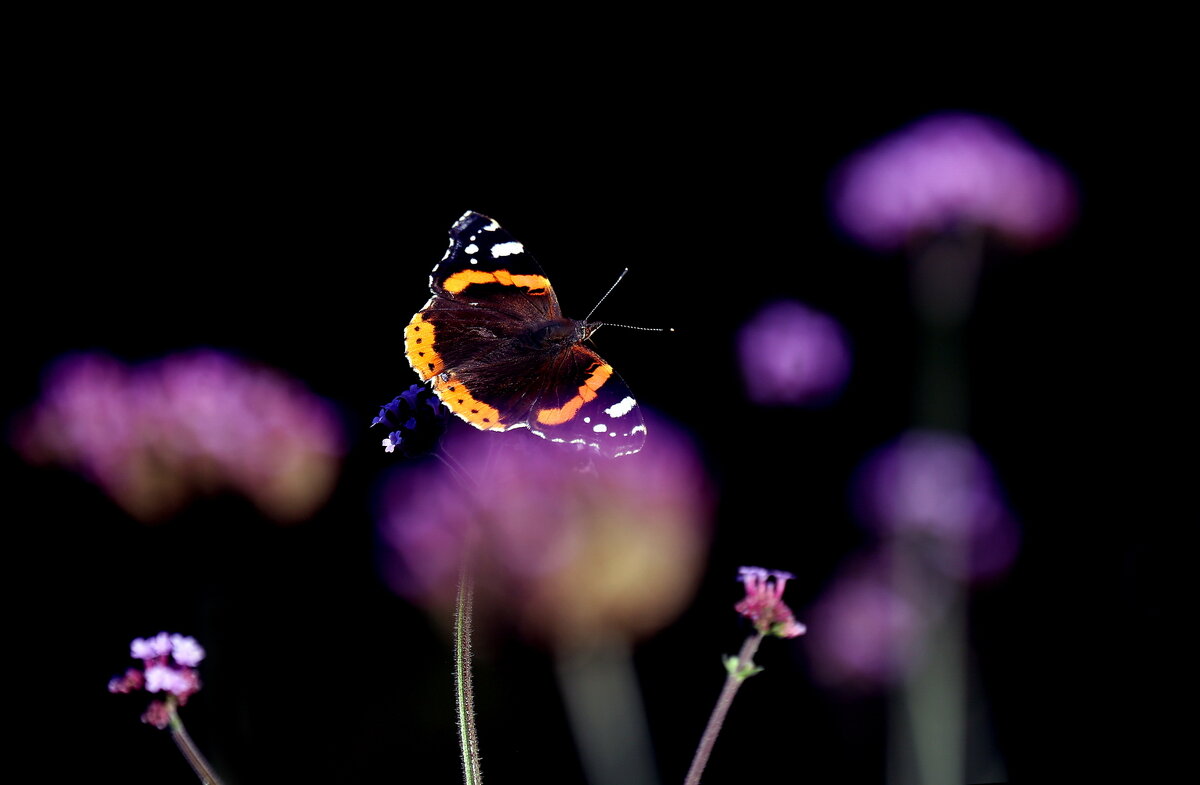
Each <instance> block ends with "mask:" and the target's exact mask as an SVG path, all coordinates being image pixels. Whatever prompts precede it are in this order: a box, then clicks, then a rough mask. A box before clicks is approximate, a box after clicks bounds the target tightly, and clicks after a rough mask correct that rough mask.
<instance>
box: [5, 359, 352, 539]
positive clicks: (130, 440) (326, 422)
mask: <svg viewBox="0 0 1200 785" xmlns="http://www.w3.org/2000/svg"><path fill="white" fill-rule="evenodd" d="M14 441H15V445H16V447H17V449H18V451H19V452H20V453H21V454H22V455H23V456H24V457H25V459H26V460H28V461H30V462H31V463H37V464H59V465H63V466H67V467H70V468H73V469H76V470H77V471H79V472H80V473H82V474H83V475H85V476H86V477H88V478H89V479H91V480H92V481H93V482H95V483H96V484H97V485H99V486H100V487H101V488H103V489H104V490H105V492H107V493H108V494H109V496H111V497H112V498H113V499H114V500H115V501H116V502H117V503H118V504H119V505H120V506H121V507H123V508H124V509H125V510H126V511H127V512H129V513H130V514H131V515H133V516H134V517H136V518H138V519H141V520H144V521H157V520H161V519H163V518H165V517H167V516H168V515H170V514H171V513H173V512H175V511H177V510H178V509H179V508H180V507H182V506H183V505H184V504H186V503H187V501H188V500H189V499H190V498H192V497H193V496H194V495H196V494H200V493H204V492H207V491H210V490H213V489H220V488H227V489H231V490H234V491H236V492H239V493H242V494H244V495H245V496H247V497H248V498H250V499H251V500H252V501H253V502H254V503H255V504H256V505H257V506H258V507H259V508H260V509H261V510H262V511H263V512H264V513H265V514H266V515H268V516H270V517H272V518H274V519H276V520H279V521H283V522H289V521H295V520H300V519H302V518H304V517H306V516H307V515H309V514H311V513H312V512H313V511H315V510H316V508H317V507H318V506H320V504H321V503H323V502H324V500H325V499H326V498H327V496H328V495H329V493H330V492H331V491H332V488H333V484H334V482H335V480H336V477H337V472H338V468H339V465H340V462H341V455H342V452H343V451H344V448H343V441H344V437H343V436H342V432H341V426H340V423H339V419H338V417H337V415H336V413H335V411H334V409H333V407H332V406H331V405H330V404H329V403H328V402H327V401H325V400H323V399H321V398H318V397H317V396H315V395H313V394H312V393H310V392H309V391H308V390H306V389H304V388H303V387H302V386H301V385H300V384H299V383H298V382H296V381H295V380H292V379H289V378H288V377H286V376H284V375H283V374H281V373H278V372H276V371H273V370H270V369H267V368H262V367H258V366H254V365H252V364H250V363H247V362H244V361H242V360H240V359H237V358H235V357H232V356H229V355H226V354H222V353H220V352H216V351H195V352H189V353H184V354H176V355H169V356H167V357H164V358H162V359H161V360H158V361H156V362H150V363H146V364H144V365H140V366H136V367H129V366H126V365H124V364H123V363H121V362H119V361H117V360H116V359H113V358H111V357H108V356H106V355H103V354H83V355H70V356H67V357H64V358H62V359H61V360H60V361H59V362H58V363H57V364H56V365H55V366H54V367H53V369H52V370H51V371H50V372H49V373H48V374H47V377H46V380H45V383H44V387H43V394H42V398H41V400H40V401H39V402H38V403H37V404H36V405H35V406H34V407H33V408H32V409H31V410H30V411H29V412H27V413H26V414H25V416H24V418H23V419H22V420H21V421H19V423H18V426H17V428H16V429H15V439H14Z"/></svg>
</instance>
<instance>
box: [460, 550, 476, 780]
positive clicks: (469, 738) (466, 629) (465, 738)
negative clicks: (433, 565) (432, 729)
mask: <svg viewBox="0 0 1200 785" xmlns="http://www.w3.org/2000/svg"><path fill="white" fill-rule="evenodd" d="M473 595H474V586H473V585H472V581H471V576H470V573H469V572H468V571H467V568H466V567H464V568H463V569H462V571H461V572H460V573H459V579H458V594H457V596H456V597H455V600H454V697H455V704H456V706H457V708H458V712H457V713H458V747H459V751H460V752H461V754H462V761H463V782H464V783H466V785H480V783H482V782H483V772H482V771H480V768H479V739H478V738H477V736H476V735H475V697H474V693H473V692H472V690H471V613H472V611H473Z"/></svg>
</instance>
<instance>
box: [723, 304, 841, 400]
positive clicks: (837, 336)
mask: <svg viewBox="0 0 1200 785" xmlns="http://www.w3.org/2000/svg"><path fill="white" fill-rule="evenodd" d="M738 356H739V359H740V360H741V366H742V378H743V380H744V382H745V385H746V391H747V394H748V395H749V397H750V399H751V400H752V401H754V402H755V403H759V404H767V405H792V406H800V405H806V404H820V403H825V402H828V401H829V400H830V399H832V398H834V397H836V395H837V394H838V392H840V391H841V389H842V387H843V386H844V385H845V383H846V379H847V378H848V377H849V375H850V347H849V341H848V340H847V339H846V334H845V331H844V330H843V329H842V327H841V325H840V324H838V322H837V321H836V320H835V319H834V318H833V317H831V316H828V315H827V314H824V313H821V312H820V311H816V310H813V309H812V308H809V307H808V306H806V305H803V304H801V303H798V302H795V301H790V300H783V301H779V302H775V303H771V304H769V305H767V306H765V307H764V308H762V309H761V310H760V311H759V312H758V313H757V314H755V316H754V317H752V318H751V319H750V320H749V321H748V322H747V323H746V324H745V325H744V326H743V327H742V329H741V331H740V332H739V333H738Z"/></svg>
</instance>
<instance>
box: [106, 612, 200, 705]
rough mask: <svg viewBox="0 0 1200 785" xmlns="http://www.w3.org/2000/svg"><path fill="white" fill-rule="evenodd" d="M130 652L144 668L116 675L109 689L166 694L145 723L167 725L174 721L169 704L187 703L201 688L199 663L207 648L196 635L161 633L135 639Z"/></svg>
mask: <svg viewBox="0 0 1200 785" xmlns="http://www.w3.org/2000/svg"><path fill="white" fill-rule="evenodd" d="M129 653H130V656H132V657H133V658H134V659H135V660H141V661H142V669H141V670H138V669H136V668H130V669H129V670H127V671H126V672H125V674H124V675H123V676H119V677H115V678H113V679H112V680H110V681H109V683H108V691H109V692H114V693H116V692H119V693H129V692H133V691H135V690H145V691H146V692H153V693H163V694H164V695H165V697H164V699H161V700H153V701H151V702H150V706H149V708H147V710H146V713H145V714H143V715H142V722H146V723H149V724H151V725H154V726H155V727H158V728H165V727H167V724H168V723H169V722H170V708H169V707H170V706H171V705H179V706H183V705H184V704H186V703H187V701H188V698H190V697H191V696H192V695H194V694H196V693H197V692H198V691H199V690H200V676H199V674H198V673H197V671H196V666H197V665H199V664H200V661H201V660H203V659H204V649H203V647H201V646H200V644H199V643H197V642H196V639H195V638H192V637H189V636H185V635H180V634H178V633H176V634H168V633H165V632H160V633H159V634H158V635H156V636H154V637H153V638H135V639H134V640H133V642H132V643H131V644H130V646H129Z"/></svg>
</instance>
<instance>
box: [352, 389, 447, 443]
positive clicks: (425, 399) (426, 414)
mask: <svg viewBox="0 0 1200 785" xmlns="http://www.w3.org/2000/svg"><path fill="white" fill-rule="evenodd" d="M448 413H449V410H448V409H447V408H446V407H445V405H443V404H442V402H441V401H440V400H439V399H438V397H437V396H436V395H435V394H434V392H433V390H431V389H429V388H428V387H426V386H425V385H423V384H414V385H412V386H411V387H409V388H408V389H407V390H405V391H404V392H402V393H400V394H399V395H397V396H396V397H395V398H394V399H392V402H391V403H389V404H386V405H385V406H383V407H382V408H381V409H380V410H379V416H378V417H376V418H375V419H374V420H372V421H371V425H373V426H374V425H379V424H383V425H384V426H386V427H387V428H389V429H390V432H389V433H388V435H387V438H385V439H384V440H383V448H384V449H385V450H386V451H387V452H395V451H396V450H397V449H398V450H399V451H400V454H401V455H402V456H404V457H406V458H411V457H413V456H415V455H420V454H421V453H426V452H429V451H430V450H432V449H433V448H434V447H435V446H437V443H438V440H439V439H441V437H442V434H443V433H445V432H446V420H447V415H448Z"/></svg>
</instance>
